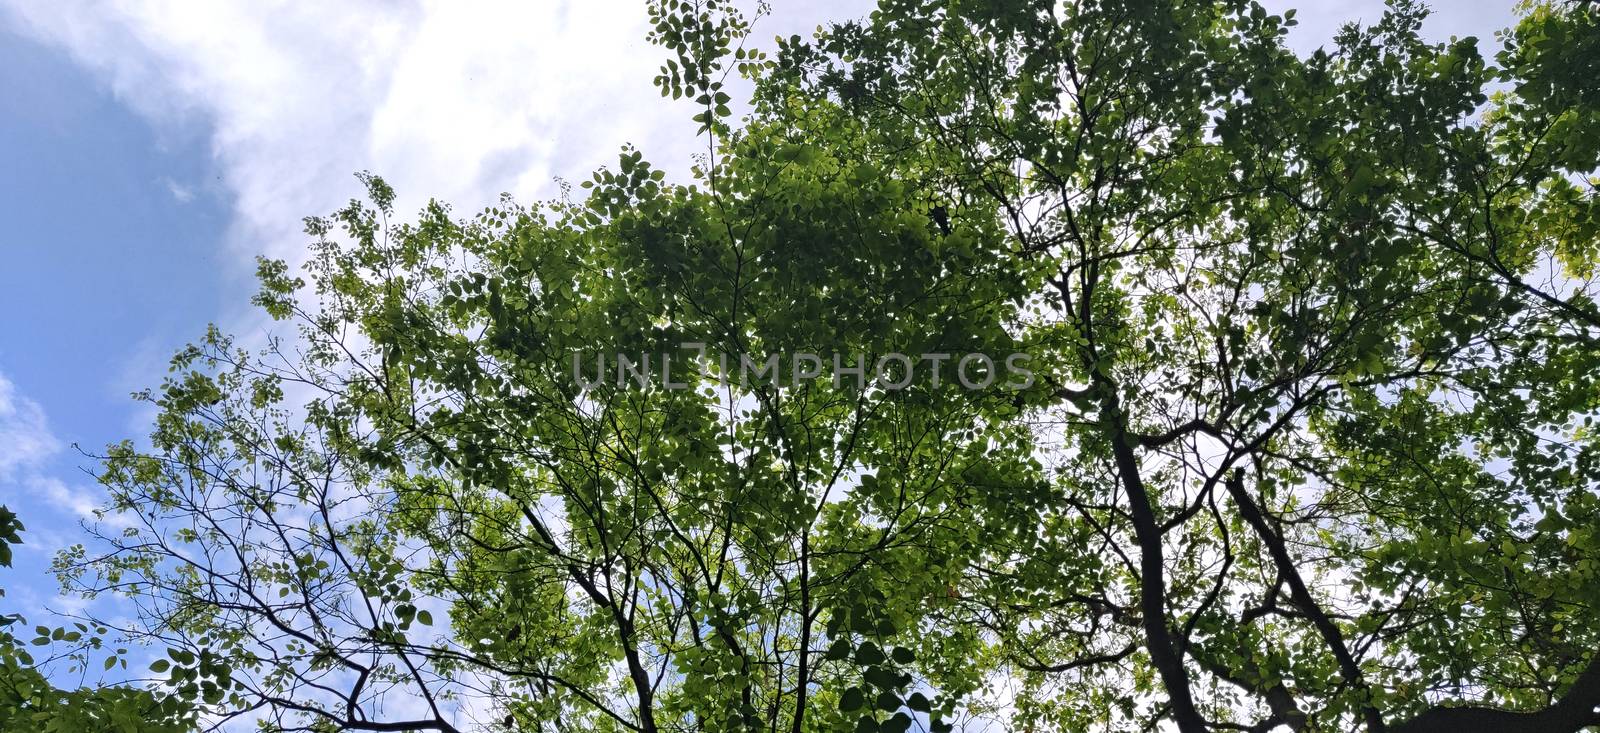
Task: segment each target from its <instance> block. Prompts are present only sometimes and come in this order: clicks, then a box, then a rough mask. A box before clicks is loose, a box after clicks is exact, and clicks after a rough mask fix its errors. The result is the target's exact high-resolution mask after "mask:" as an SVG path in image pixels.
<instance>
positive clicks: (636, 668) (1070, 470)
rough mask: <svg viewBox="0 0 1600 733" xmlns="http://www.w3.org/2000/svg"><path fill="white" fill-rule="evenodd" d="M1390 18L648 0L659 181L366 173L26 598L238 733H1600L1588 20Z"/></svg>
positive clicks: (1594, 124)
mask: <svg viewBox="0 0 1600 733" xmlns="http://www.w3.org/2000/svg"><path fill="white" fill-rule="evenodd" d="M1424 16H1425V12H1424V9H1423V8H1422V7H1421V6H1420V5H1419V4H1417V3H1415V2H1412V1H1411V0H1395V2H1393V3H1392V4H1391V5H1390V9H1389V11H1388V12H1387V13H1386V14H1385V15H1384V16H1383V17H1382V19H1381V20H1379V21H1377V22H1376V23H1374V24H1372V25H1370V26H1350V27H1346V28H1344V29H1343V30H1341V31H1340V32H1339V34H1338V35H1337V36H1336V37H1335V38H1333V39H1332V40H1331V41H1330V43H1329V44H1328V45H1326V46H1324V48H1323V49H1320V50H1318V51H1316V52H1314V53H1311V54H1308V55H1301V54H1296V53H1294V52H1292V51H1291V50H1290V49H1289V48H1288V47H1287V46H1286V43H1285V35H1286V33H1287V28H1288V27H1289V26H1292V25H1293V24H1294V19H1293V14H1292V13H1285V14H1284V15H1282V16H1278V15H1272V14H1269V13H1267V12H1265V11H1264V10H1263V9H1262V8H1261V7H1260V6H1259V5H1257V4H1256V3H1254V2H1247V1H1244V0H1223V1H1219V2H1211V3H1197V2H1187V1H1185V2H1178V1H1176V0H1173V1H1167V2H1159V1H1153V0H1074V1H1072V2H1066V3H1056V2H1014V3H1013V2H1007V3H995V2H976V1H969V0H950V1H937V2H936V1H933V0H883V1H882V2H881V3H880V4H879V6H878V9H877V10H876V11H875V12H874V13H873V14H872V16H871V17H870V18H868V19H865V20H863V21H859V22H844V23H840V24H836V25H833V26H830V27H828V28H825V29H822V30H820V31H819V32H818V34H817V35H816V36H815V37H813V38H811V39H802V38H800V37H792V38H789V39H779V42H778V43H777V46H776V48H774V49H771V50H770V51H768V52H763V51H760V50H756V47H755V46H754V45H753V44H750V43H749V41H750V38H751V32H752V31H751V28H752V23H751V20H750V19H749V18H747V17H745V16H744V15H741V14H740V13H739V12H738V11H737V10H735V9H733V8H731V7H729V6H727V5H726V4H724V3H723V2H722V1H721V0H698V1H696V2H684V0H664V1H662V2H657V3H654V4H653V5H652V8H651V19H652V23H653V31H652V34H651V40H652V41H654V42H656V43H657V44H659V45H660V46H661V47H662V49H663V50H664V51H665V53H666V54H667V56H668V58H669V60H668V61H667V62H666V63H665V65H664V66H662V68H661V74H660V76H659V77H658V78H657V80H656V81H657V84H658V86H659V87H660V89H661V92H662V94H663V95H668V96H671V97H673V98H682V99H686V100H687V104H688V105H689V106H690V107H691V108H692V113H693V114H694V115H695V120H696V121H697V122H699V123H700V124H701V125H702V129H701V134H702V135H703V136H704V140H705V145H706V147H705V153H704V155H703V156H702V157H701V158H700V159H699V160H698V164H697V165H696V167H695V168H694V170H693V172H692V178H691V180H689V181H687V182H682V183H677V182H672V181H669V180H668V179H667V177H666V176H665V175H664V173H663V172H662V171H661V170H658V169H656V168H653V167H652V166H651V165H650V164H649V163H648V162H647V161H646V160H645V157H644V152H643V151H639V150H634V149H631V148H629V149H625V150H623V151H622V153H621V155H620V156H619V159H618V161H617V163H616V164H615V166H614V167H607V168H605V169H602V170H600V171H598V172H596V173H595V174H594V175H593V177H592V178H590V179H588V180H586V181H584V182H583V183H582V186H581V188H580V189H576V190H574V189H567V188H564V189H563V191H562V195H561V196H560V197H559V198H557V199H556V200H553V201H548V202H541V203H537V204H523V203H519V202H515V201H512V200H510V199H509V198H508V199H505V200H502V201H501V202H499V203H498V204H496V205H494V206H492V207H490V208H489V209H487V210H485V211H483V212H481V213H478V214H476V215H474V216H470V217H459V216H457V215H455V214H454V213H453V212H452V210H451V209H450V208H449V207H448V206H446V205H445V204H442V203H430V204H429V205H428V206H427V207H426V208H425V209H424V210H422V211H421V212H420V213H418V214H417V215H416V216H415V217H412V218H406V217H403V216H401V215H400V214H398V213H397V212H396V211H395V210H394V209H395V207H394V201H395V193H394V192H393V191H392V190H391V189H390V188H389V187H388V185H387V184H385V183H384V182H383V181H382V180H381V179H380V178H377V177H374V176H370V175H363V177H362V180H363V182H364V183H365V185H366V188H367V192H368V197H367V200H365V201H355V202H351V204H350V205H349V206H348V207H345V208H343V209H342V210H340V211H338V212H336V213H334V214H332V215H330V216H326V217H313V218H310V219H307V227H306V231H307V234H308V236H309V237H310V238H311V240H312V245H311V247H310V256H309V258H308V261H307V262H306V263H305V264H304V268H303V270H302V269H299V268H296V267H291V266H290V265H289V264H288V263H284V262H278V261H270V260H263V261H262V262H261V265H260V280H261V284H262V289H261V292H260V294H259V295H258V296H257V297H256V303H257V304H258V305H259V306H261V307H262V308H263V309H264V310H265V311H266V313H268V314H270V316H271V317H272V318H274V319H276V321H277V322H278V324H279V327H278V328H277V330H275V331H274V335H272V336H270V337H268V338H266V339H264V340H260V341H254V342H249V341H242V340H239V339H236V338H234V337H231V336H229V335H226V334H223V333H221V332H220V331H218V330H216V329H212V330H211V331H209V332H208V333H207V334H206V336H205V338H204V339H202V340H201V341H200V342H199V343H197V344H195V345H194V346H191V347H189V348H188V349H186V350H184V351H183V352H181V353H179V354H178V355H177V357H176V358H175V359H174V361H173V364H172V367H173V372H172V375H171V376H170V378H169V379H168V380H167V381H166V382H165V383H164V384H163V385H162V386H161V387H160V388H159V389H156V390H152V391H149V392H145V393H141V395H140V398H141V399H144V400H148V401H149V402H151V403H152V404H153V405H154V406H155V407H156V408H158V410H159V413H158V417H157V418H156V421H155V425H154V432H153V433H152V435H151V439H150V442H149V443H148V445H141V444H135V443H133V442H127V443H123V444H120V445H116V446H112V447H111V448H110V449H109V450H108V451H107V455H106V456H105V457H104V462H103V464H104V465H103V471H102V481H103V483H104V484H105V485H106V486H107V487H109V489H110V490H111V492H112V497H113V505H114V507H113V508H114V509H115V510H117V511H119V512H121V515H122V516H123V517H124V518H125V519H126V520H127V521H126V522H125V526H118V527H114V528H109V529H104V530H102V531H101V532H100V533H99V536H98V537H97V538H96V539H95V540H94V541H92V542H89V543H87V544H85V545H83V546H78V547H75V548H73V549H71V550H69V551H68V552H66V553H64V554H63V555H62V556H61V558H60V559H59V560H58V567H59V569H60V570H61V572H62V573H63V575H64V577H66V578H67V580H68V582H69V584H71V585H72V586H73V587H75V588H77V589H79V590H82V591H85V592H89V593H104V592H114V593H119V594H122V595H125V596H127V597H128V598H129V599H130V600H131V602H132V603H134V604H135V606H136V607H137V609H138V611H139V614H138V619H137V620H136V621H135V622H133V623H131V624H127V625H124V626H122V627H120V628H119V630H120V631H122V632H124V633H126V634H127V635H129V636H130V637H132V638H134V639H137V640H141V641H145V642H150V643H155V644H157V645H158V648H163V649H165V650H166V657H165V658H164V659H161V660H160V661H157V662H156V663H155V665H154V666H153V667H151V669H152V671H153V672H155V673H157V674H158V675H162V676H164V677H165V687H166V689H168V690H170V691H172V692H175V693H177V694H179V695H180V696H182V697H183V698H185V699H187V700H189V701H191V702H192V703H193V704H194V705H197V706H199V708H200V709H202V710H203V711H205V712H206V714H207V715H209V716H210V717H209V718H207V719H208V720H227V719H229V718H232V717H238V716H247V717H256V718H260V719H262V720H263V721H265V722H264V725H265V726H266V727H267V729H269V730H310V731H332V730H354V731H362V730H365V731H421V730H434V731H445V732H452V733H453V732H455V731H467V730H514V731H534V730H539V731H546V730H556V731H564V730H573V731H577V730H584V731H588V730H594V731H642V732H646V733H655V732H656V731H690V730H693V731H754V730H761V731H790V732H792V733H800V732H801V731H831V730H847V731H848V730H853V731H890V732H898V731H907V730H930V731H948V730H953V729H956V728H957V727H960V728H962V729H968V730H980V729H982V728H981V726H982V725H984V724H990V725H993V726H997V729H1005V730H1034V731H1047V730H1062V731H1080V730H1083V731H1088V730H1095V731H1099V730H1107V731H1125V730H1127V731H1132V730H1148V729H1164V730H1178V731H1183V733H1195V732H1199V731H1224V730H1251V731H1267V730H1274V729H1289V730H1293V731H1333V730H1361V731H1366V733H1382V732H1383V731H1394V732H1395V733H1430V732H1432V731H1469V730H1470V731H1552V732H1560V733H1571V732H1576V731H1579V730H1583V729H1584V728H1585V727H1586V726H1600V713H1597V706H1600V654H1596V652H1595V649H1597V648H1600V612H1597V604H1600V580H1597V573H1600V435H1597V433H1596V431H1595V428H1594V416H1595V413H1596V411H1597V409H1600V302H1597V295H1600V289H1597V288H1600V286H1597V282H1596V276H1597V274H1600V273H1597V267H1600V197H1597V194H1596V185H1597V179H1596V178H1595V177H1594V176H1595V175H1596V171H1597V168H1600V114H1597V111H1600V107H1597V105H1600V27H1597V26H1600V4H1596V3H1593V2H1549V3H1531V4H1528V5H1526V6H1525V7H1524V8H1523V11H1522V14H1521V19H1520V21H1519V23H1518V25H1517V26H1516V27H1515V28H1512V29H1509V30H1508V31H1507V32H1506V33H1504V34H1503V36H1502V37H1501V38H1499V39H1497V43H1495V44H1494V45H1495V46H1497V47H1498V50H1494V51H1492V52H1490V51H1486V50H1485V49H1486V48H1489V47H1490V44H1489V43H1488V42H1484V41H1480V40H1479V39H1472V38H1466V39H1456V40H1452V41H1450V42H1448V43H1431V42H1428V41H1425V40H1424V39H1423V37H1422V36H1421V35H1420V28H1421V23H1422V19H1423V17H1424ZM756 27H757V28H759V24H757V25H756ZM1486 54H1488V55H1486ZM738 79H743V80H745V81H743V82H738V83H736V80H738ZM741 84H743V86H741ZM743 88H751V89H753V92H752V93H751V94H750V97H749V102H748V104H747V105H745V106H743V107H740V112H739V113H738V115H737V116H736V114H735V112H734V107H735V106H737V105H735V104H734V100H733V97H732V94H733V92H734V90H735V89H743ZM801 354H811V355H819V359H818V361H817V362H816V363H814V364H812V363H807V365H806V371H807V374H808V375H810V372H811V368H812V367H816V368H817V369H823V368H824V367H826V369H825V371H827V372H829V374H830V376H831V377H832V378H829V376H823V377H819V378H812V379H803V380H802V379H795V378H790V377H794V376H796V375H798V374H799V373H800V371H801V368H802V367H801V363H802V361H803V360H802V359H800V358H799V356H798V355H801ZM973 354H977V355H984V356H985V357H986V359H985V360H982V361H980V362H975V363H977V366H976V368H973V366H972V364H973V363H969V362H968V361H967V360H965V359H962V358H961V357H962V355H973ZM1019 354H1020V355H1025V356H1026V357H1027V365H1028V369H1029V371H1030V373H1031V375H1032V376H1031V378H1029V379H1025V380H1022V381H1020V382H1018V381H1007V380H1005V379H1004V376H1005V375H1004V374H999V372H1001V371H1002V363H1004V362H1005V359H1006V358H1007V357H1008V356H1011V355H1019ZM622 355H627V356H642V357H643V359H644V360H646V361H648V360H649V359H654V360H655V363H654V367H655V369H654V371H653V372H652V373H649V374H646V373H645V372H644V371H629V370H627V369H625V368H624V367H623V366H622V365H620V364H617V363H616V361H617V359H616V357H618V356H622ZM768 355H777V356H779V357H781V358H780V359H779V360H778V361H776V362H774V363H776V364H777V365H778V366H777V368H775V369H773V370H768V371H765V372H761V371H760V370H757V373H755V374H753V375H752V374H751V373H749V371H748V370H745V369H743V368H742V367H743V366H744V364H742V363H741V361H740V360H741V359H744V358H750V359H753V360H756V361H761V360H763V359H765V358H767V356H768ZM896 355H920V356H919V357H917V358H916V360H915V361H911V360H909V358H908V360H907V361H895V358H896ZM607 358H610V359H611V362H609V363H610V364H611V365H612V366H614V367H615V368H616V369H615V371H616V372H617V373H616V374H610V373H608V372H607V371H606V369H607V367H606V366H605V364H606V363H607V362H606V361H605V360H606V359H607ZM958 360H960V362H959V364H958ZM888 362H893V363H899V364H901V366H902V367H903V368H909V369H910V371H909V373H904V372H896V375H897V376H895V377H893V378H891V379H885V378H884V375H883V374H875V373H874V371H873V370H872V369H869V368H867V365H882V364H884V363H888ZM762 364H765V362H762ZM585 365H586V366H585ZM597 365H598V366H597ZM580 367H581V368H580ZM791 367H792V369H793V371H790V370H791ZM958 367H959V368H966V369H969V370H970V371H968V372H962V373H961V374H960V375H958V374H957V372H958ZM852 369H855V370H860V371H851V370H852ZM584 370H588V371H587V372H585V371H584ZM971 373H976V374H979V375H980V376H984V377H986V378H993V377H996V376H999V377H1001V378H1000V379H989V381H988V382H986V383H985V386H983V387H982V388H973V386H972V385H971V384H969V383H968V382H969V380H967V379H966V378H965V375H967V374H971ZM611 376H616V378H615V379H612V378H610V377H611ZM958 376H960V377H961V378H958ZM901 377H903V379H901ZM980 381H981V380H980Z"/></svg>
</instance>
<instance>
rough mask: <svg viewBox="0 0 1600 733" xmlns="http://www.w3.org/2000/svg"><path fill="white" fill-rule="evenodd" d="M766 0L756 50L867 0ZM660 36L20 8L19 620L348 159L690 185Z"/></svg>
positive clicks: (533, 24) (3, 231) (415, 177)
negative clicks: (210, 334)
mask: <svg viewBox="0 0 1600 733" xmlns="http://www.w3.org/2000/svg"><path fill="white" fill-rule="evenodd" d="M1511 1H1512V0H1457V1H1456V2H1446V1H1445V0H1437V1H1436V2H1435V3H1434V4H1435V6H1436V9H1437V14H1436V16H1435V17H1434V18H1432V19H1430V21H1429V23H1428V24H1427V25H1426V26H1425V32H1426V33H1427V34H1428V35H1430V36H1432V37H1434V38H1436V39H1439V40H1443V39H1447V38H1449V37H1450V36H1452V35H1456V36H1465V35H1476V36H1478V37H1480V39H1482V40H1483V41H1485V42H1490V43H1492V38H1493V32H1494V31H1495V30H1497V29H1499V28H1503V27H1505V26H1507V25H1509V24H1510V23H1511V21H1512V15H1511V12H1510V6H1511ZM772 3H773V5H774V10H775V12H774V14H773V15H772V17H769V18H765V19H763V20H761V21H760V22H759V23H758V24H757V27H756V31H755V33H754V36H755V38H756V39H760V40H767V39H771V38H772V37H773V36H775V35H782V36H788V35H790V34H793V33H800V34H802V35H805V34H809V32H810V31H811V30H812V29H813V28H814V27H815V26H816V25H817V24H819V23H822V22H825V21H827V20H838V19H850V18H859V17H863V16H865V15H866V14H867V13H868V12H870V10H871V4H870V2H868V0H815V1H813V0H808V1H806V2H796V1H795V0H787V1H786V0H772ZM1267 4H1268V6H1269V8H1270V9H1272V10H1274V11H1275V12H1281V11H1282V10H1283V9H1285V8H1288V7H1297V8H1298V9H1299V12H1298V19H1299V20H1300V26H1299V27H1298V28H1297V29H1296V30H1295V32H1294V33H1293V34H1292V35H1291V37H1290V41H1291V44H1292V45H1293V46H1294V47H1295V48H1296V49H1298V50H1301V51H1306V50H1309V49H1312V48H1315V47H1316V46H1317V45H1320V44H1321V43H1324V42H1325V41H1326V39H1327V38H1328V37H1330V36H1331V34H1332V33H1333V30H1334V29H1335V28H1336V27H1337V26H1338V25H1339V24H1341V23H1344V22H1348V21H1351V20H1374V19H1376V18H1377V17H1378V15H1379V13H1380V12H1381V8H1382V5H1381V3H1380V2H1376V1H1374V0H1354V1H1340V0H1306V1H1303V2H1297V3H1289V2H1282V1H1281V0H1273V1H1272V2H1268V3H1267ZM646 31H647V18H646V14H645V6H644V4H643V2H642V0H584V1H578V2H541V1H537V0H535V1H533V2H509V1H508V2H488V1H483V2H479V1H476V0H473V1H464V2H444V1H439V2H430V1H427V0H352V1H349V2H339V3H298V4H289V3H284V2H260V1H256V0H227V1H220V0H219V1H217V2H186V3H180V2H176V0H99V1H97V2H90V1H89V0H0V222H3V225H0V503H3V504H5V505H7V506H9V507H10V508H11V509H12V510H14V511H17V512H18V513H19V514H20V515H21V517H22V521H23V522H24V524H26V525H27V528H28V532H27V533H25V535H24V540H25V544H24V547H23V548H22V549H21V550H20V551H19V553H18V555H17V558H16V565H17V567H16V568H15V569H13V570H10V571H0V573H3V574H0V587H3V588H5V589H6V592H7V597H6V599H5V606H4V607H3V608H4V610H6V611H8V612H9V611H17V610H20V611H22V612H24V613H26V614H28V615H30V617H33V618H36V619H37V620H38V621H39V622H43V621H44V620H45V619H44V618H43V617H42V614H43V613H44V610H45V609H46V608H49V609H53V610H57V611H69V612H70V611H76V610H80V609H81V608H82V607H83V601H81V600H79V599H70V598H62V597H59V596H57V595H56V585H55V582H54V580H53V579H51V578H50V577H49V575H48V573H47V572H46V571H47V569H48V565H49V559H50V557H51V555H52V554H53V553H54V552H55V551H56V550H58V549H60V548H62V547H64V546H66V545H69V544H71V543H73V542H75V541H77V537H78V536H79V533H78V529H77V523H78V522H80V521H83V520H85V519H88V518H90V517H91V511H92V509H93V507H94V506H96V505H97V503H98V502H99V501H100V500H101V497H102V496H103V492H102V491H101V490H100V489H99V488H98V487H97V486H96V484H95V482H94V480H93V477H92V475H90V474H89V473H88V471H90V470H92V468H93V465H94V462H93V460H92V458H90V457H88V456H86V455H85V453H84V452H83V451H87V452H89V453H93V452H95V451H98V450H100V449H101V448H102V447H103V446H105V445H106V444H107V443H110V442H114V441H119V440H122V439H125V438H131V439H138V438H140V437H142V436H143V435H144V434H145V433H146V432H148V423H149V420H150V417H151V412H150V411H149V410H148V409H146V408H144V407H143V406H141V405H139V404H137V403H135V402H133V401H132V400H130V399H129V393H130V392H132V391H134V390H136V389H141V388H145V387H153V386H156V385H158V384H159V382H160V379H161V378H162V376H163V375H164V374H165V371H166V362H167V358H168V356H169V355H170V354H171V353H172V352H174V351H175V350H176V349H178V348H179V347H181V346H182V345H183V344H185V343H187V342H188V341H190V340H193V339H195V338H198V337H199V336H200V335H201V334H202V333H203V332H204V329H205V327H206V324H208V323H217V324H218V325H219V326H221V327H222V328H223V330H224V331H228V332H231V333H236V334H239V335H241V336H252V335H259V334H260V333H262V332H263V330H264V329H266V328H268V325H267V323H266V322H265V321H264V320H263V319H262V318H261V317H260V316H259V315H258V314H256V313H254V312H252V310H251V307H250V306H249V302H248V301H249V296H250V294H251V293H253V292H254V287H253V279H252V273H253V269H254V265H253V262H254V258H255V257H256V256H257V255H267V256H271V257H279V258H285V259H288V260H290V261H296V260H298V259H299V258H301V257H302V256H303V254H304V252H305V247H306V244H307V243H308V238H307V237H305V236H304V235H303V234H302V233H301V220H302V218H303V217H305V216H308V215H316V214H326V213H329V212H331V211H333V210H334V209H336V208H338V207H339V206H340V205H341V204H342V203H343V202H345V201H347V200H349V199H350V198H352V197H355V196H358V195H359V194H360V186H359V184H358V182H357V181H356V179H355V177H354V176H353V174H354V173H355V172H357V171H362V170H370V171H372V172H375V173H377V174H379V175H382V176H383V177H384V178H385V179H386V180H388V181H389V183H390V184H391V185H393V186H394V187H395V189H396V190H397V192H398V193H399V200H398V204H397V205H398V208H399V210H400V211H402V212H405V211H415V210H416V209H418V208H419V207H420V206H421V205H422V204H424V203H425V202H426V200H427V199H428V198H430V197H431V198H437V199H439V200H441V201H445V202H448V203H450V204H452V205H453V206H454V207H455V210H456V211H457V212H459V213H463V214H465V213H468V212H472V211H475V210H477V209H479V208H482V207H483V206H486V205H489V204H491V203H493V202H494V201H495V200H496V199H497V198H498V196H499V195H500V194H501V193H502V192H509V193H511V194H512V195H514V196H515V197H517V198H518V199H519V200H521V201H524V202H529V201H533V200H537V199H544V198H549V197H551V196H553V195H555V192H556V190H557V189H556V183H555V178H556V177H558V176H559V177H563V178H566V179H569V180H573V181H578V180H582V179H583V178H586V177H587V176H588V174H589V173H590V172H591V171H592V170H593V169H594V168H596V167H598V166H599V165H602V164H605V163H607V162H611V161H614V160H615V159H616V154H617V151H618V150H619V148H620V147H621V146H622V145H623V144H624V143H631V144H633V145H635V146H637V147H638V148H639V149H641V150H642V151H643V152H644V154H645V157H646V159H648V160H650V161H651V162H652V163H653V165H654V166H655V167H658V168H663V169H665V170H667V171H668V172H669V174H676V176H675V177H676V178H678V179H679V180H682V179H684V178H685V177H686V175H685V174H686V171H687V168H688V166H689V164H690V160H691V155H692V154H693V153H694V152H695V151H697V150H698V149H699V148H700V146H701V141H698V140H697V139H696V138H695V136H694V125H693V124H692V123H691V122H690V121H689V117H690V116H691V115H692V114H693V110H691V109H689V107H688V106H687V105H686V104H685V103H682V102H678V103H673V102H671V101H669V100H664V99H662V98H661V97H660V95H659V93H658V92H657V90H656V89H655V88H654V87H653V86H652V85H651V78H652V77H653V76H654V75H655V73H656V68H657V66H659V65H660V64H661V63H662V61H663V60H664V59H665V57H666V56H665V53H664V52H662V51H660V50H659V49H655V48H653V47H651V46H650V45H649V44H648V43H647V42H646V41H645V33H646ZM763 45H764V46H765V47H768V48H770V47H771V45H772V44H771V43H770V41H768V42H767V43H765V44H763ZM74 446H78V447H80V448H81V451H80V450H79V448H75V447H74ZM107 602H108V601H104V600H102V601H97V603H107ZM97 610H103V609H97Z"/></svg>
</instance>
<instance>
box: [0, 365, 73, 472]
mask: <svg viewBox="0 0 1600 733" xmlns="http://www.w3.org/2000/svg"><path fill="white" fill-rule="evenodd" d="M59 450H61V441H59V440H57V439H56V437H55V436H54V435H52V434H51V433H50V426H49V424H48V423H47V422H46V420H45V416H44V410H43V409H40V407H39V403H37V402H34V401H33V400H30V399H28V398H26V397H23V396H22V395H20V394H18V393H17V388H16V385H13V384H12V383H11V380H9V379H6V377H5V375H4V374H0V481H9V480H10V479H11V478H12V476H14V475H15V474H17V473H18V472H19V471H28V470H32V469H34V468H37V467H38V466H39V464H41V463H43V462H44V460H45V459H47V458H49V457H50V456H51V455H54V454H55V453H56V451H59Z"/></svg>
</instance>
